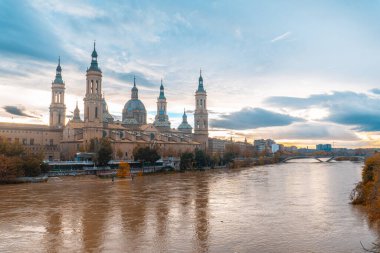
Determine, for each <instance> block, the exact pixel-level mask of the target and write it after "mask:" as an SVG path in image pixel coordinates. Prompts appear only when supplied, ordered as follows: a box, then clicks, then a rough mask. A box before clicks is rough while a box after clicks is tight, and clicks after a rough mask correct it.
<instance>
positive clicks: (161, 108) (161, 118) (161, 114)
mask: <svg viewBox="0 0 380 253" xmlns="http://www.w3.org/2000/svg"><path fill="white" fill-rule="evenodd" d="M153 125H154V126H155V127H156V128H158V129H160V130H161V131H168V130H170V121H169V117H168V114H167V102H166V97H165V92H164V85H163V84H162V79H161V86H160V95H159V96H158V98H157V115H156V117H155V120H154V123H153Z"/></svg>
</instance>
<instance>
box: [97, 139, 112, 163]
mask: <svg viewBox="0 0 380 253" xmlns="http://www.w3.org/2000/svg"><path fill="white" fill-rule="evenodd" d="M112 153H113V150H112V146H111V141H110V140H109V139H108V138H102V139H101V140H100V144H99V150H98V152H97V163H98V164H99V165H100V166H107V165H108V162H109V161H110V160H111V159H112Z"/></svg>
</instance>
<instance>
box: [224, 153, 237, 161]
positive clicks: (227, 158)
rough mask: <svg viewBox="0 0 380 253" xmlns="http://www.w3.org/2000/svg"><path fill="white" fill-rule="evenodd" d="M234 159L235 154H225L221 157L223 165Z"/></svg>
mask: <svg viewBox="0 0 380 253" xmlns="http://www.w3.org/2000/svg"><path fill="white" fill-rule="evenodd" d="M234 158H236V153H232V152H226V153H224V155H223V163H224V164H229V163H231V162H232V161H233V160H234Z"/></svg>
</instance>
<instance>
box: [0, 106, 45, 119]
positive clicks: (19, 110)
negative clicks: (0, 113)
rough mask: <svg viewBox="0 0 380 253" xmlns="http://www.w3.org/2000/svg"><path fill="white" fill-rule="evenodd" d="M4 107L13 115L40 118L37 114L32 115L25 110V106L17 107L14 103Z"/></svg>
mask: <svg viewBox="0 0 380 253" xmlns="http://www.w3.org/2000/svg"><path fill="white" fill-rule="evenodd" d="M3 109H4V110H5V111H6V112H7V113H10V114H12V115H16V116H22V117H28V118H38V117H37V116H34V115H31V114H30V113H28V112H26V111H25V108H23V107H17V106H13V105H7V106H4V107H3Z"/></svg>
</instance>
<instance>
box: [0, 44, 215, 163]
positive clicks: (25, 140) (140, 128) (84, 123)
mask: <svg viewBox="0 0 380 253" xmlns="http://www.w3.org/2000/svg"><path fill="white" fill-rule="evenodd" d="M104 85H106V84H104ZM102 88H103V81H102V71H101V69H100V67H99V64H98V53H97V51H96V48H95V43H94V49H93V51H92V54H91V65H90V67H89V68H88V69H87V71H86V82H85V85H84V90H85V94H84V98H83V103H84V107H83V108H84V112H83V115H84V117H83V119H82V118H81V113H80V110H79V108H78V104H77V105H76V108H75V110H74V113H73V115H72V117H71V119H70V120H69V121H68V122H67V123H66V120H65V119H66V105H65V82H64V81H63V78H62V67H61V64H60V60H59V61H58V66H57V69H56V75H55V79H54V81H53V82H52V86H51V90H52V96H51V104H50V107H49V112H50V116H49V125H48V126H45V125H32V124H17V123H0V138H6V139H7V140H8V141H11V142H19V143H21V144H22V145H23V146H24V147H25V148H26V150H27V151H28V152H30V153H37V152H42V153H44V154H45V159H49V160H72V159H74V156H75V154H76V153H78V152H86V151H89V149H90V143H91V142H96V141H98V140H100V139H101V138H109V139H110V141H111V145H112V147H113V150H114V159H133V150H134V149H135V148H136V147H144V146H149V147H151V148H156V149H157V150H158V151H159V153H160V154H161V156H164V157H165V156H177V155H179V154H180V153H182V152H186V151H190V152H191V151H194V150H195V149H197V148H199V149H203V150H207V147H208V112H207V104H206V101H207V93H206V90H205V89H204V86H203V77H202V73H200V76H199V81H198V87H197V90H196V91H195V108H194V109H195V110H194V131H193V127H192V126H191V125H190V124H189V123H188V122H187V115H186V112H185V111H184V113H183V117H182V123H181V124H180V125H179V126H178V128H177V129H174V128H171V124H170V121H169V117H168V114H167V108H168V107H167V106H168V102H167V100H166V97H165V89H164V85H163V82H162V80H161V85H160V88H159V93H158V97H157V114H156V116H155V119H154V122H153V123H147V110H146V108H145V105H144V103H143V102H142V100H140V99H139V90H138V85H137V84H136V78H134V80H133V87H132V89H131V98H130V99H129V100H128V101H127V102H126V103H125V105H124V108H123V109H122V110H121V113H122V120H121V121H120V120H115V119H114V117H113V116H112V115H111V114H110V113H109V111H108V106H107V102H106V100H105V98H104V95H103V92H102V90H103V89H102Z"/></svg>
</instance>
